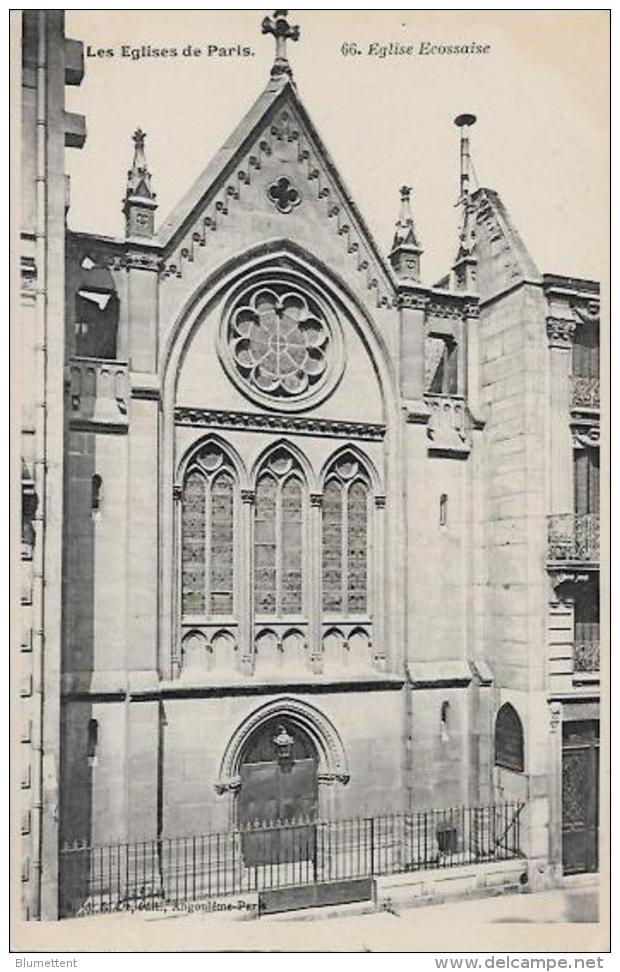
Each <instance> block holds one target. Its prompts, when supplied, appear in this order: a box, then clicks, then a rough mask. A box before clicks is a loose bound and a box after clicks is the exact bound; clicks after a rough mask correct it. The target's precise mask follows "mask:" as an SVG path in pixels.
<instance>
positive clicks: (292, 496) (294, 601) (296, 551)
mask: <svg viewBox="0 0 620 972" xmlns="http://www.w3.org/2000/svg"><path fill="white" fill-rule="evenodd" d="M301 539H302V535H301V483H300V482H299V480H298V479H289V480H287V482H286V483H285V484H284V486H283V487H282V613H283V614H299V613H300V612H301V557H302V542H301Z"/></svg>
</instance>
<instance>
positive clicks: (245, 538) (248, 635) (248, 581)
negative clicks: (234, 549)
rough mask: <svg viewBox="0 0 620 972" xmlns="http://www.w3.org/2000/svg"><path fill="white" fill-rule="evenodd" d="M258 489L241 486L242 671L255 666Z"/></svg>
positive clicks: (240, 580)
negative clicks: (255, 514) (256, 512)
mask: <svg viewBox="0 0 620 972" xmlns="http://www.w3.org/2000/svg"><path fill="white" fill-rule="evenodd" d="M255 501H256V494H255V493H254V490H251V489H242V490H241V537H240V543H239V553H240V557H239V564H240V573H241V577H240V578H239V580H238V583H237V585H236V589H237V590H238V592H239V604H238V607H237V612H236V613H237V617H238V620H239V649H240V657H241V668H242V671H245V672H247V673H248V674H251V673H252V671H253V670H254V504H255Z"/></svg>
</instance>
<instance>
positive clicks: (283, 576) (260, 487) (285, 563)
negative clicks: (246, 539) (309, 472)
mask: <svg viewBox="0 0 620 972" xmlns="http://www.w3.org/2000/svg"><path fill="white" fill-rule="evenodd" d="M305 492H306V487H305V482H304V479H303V474H302V471H301V468H300V466H299V464H298V463H297V461H296V460H295V459H294V458H293V456H291V455H290V454H289V453H288V452H287V451H286V450H284V449H279V450H278V451H276V452H275V453H274V454H273V455H272V456H271V457H270V458H269V460H268V461H267V463H266V464H265V466H264V467H263V468H262V469H261V471H260V472H259V475H258V477H257V482H256V507H255V520H254V596H255V611H256V614H258V615H271V616H275V617H283V616H290V615H298V614H301V613H302V611H303V599H304V598H303V565H304V542H303V536H304V505H305V503H304V497H305Z"/></svg>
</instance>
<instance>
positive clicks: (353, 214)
mask: <svg viewBox="0 0 620 972" xmlns="http://www.w3.org/2000/svg"><path fill="white" fill-rule="evenodd" d="M233 237H234V239H233ZM273 238H290V239H293V240H296V241H297V242H299V243H300V244H301V245H304V246H305V247H306V248H308V249H310V250H313V251H314V252H315V253H316V254H317V256H319V257H320V258H321V259H323V260H324V261H325V262H326V263H330V264H331V265H334V264H335V265H338V266H339V267H340V269H341V270H342V272H343V274H344V275H346V276H347V277H349V279H351V278H353V279H355V281H356V284H357V287H356V289H358V288H362V289H363V290H364V291H365V292H366V294H367V296H368V297H369V298H370V299H371V301H372V304H373V305H374V306H376V307H377V306H378V307H380V306H389V305H390V304H391V303H392V299H393V294H394V287H393V283H392V279H391V276H390V272H389V270H388V268H387V266H386V264H385V263H384V261H383V259H382V257H381V255H380V253H379V251H378V249H377V246H376V244H375V242H374V240H373V239H372V236H371V234H370V231H369V230H368V228H367V226H366V224H365V223H364V220H363V218H362V216H361V215H360V213H359V212H358V211H357V208H356V207H355V204H354V203H353V201H352V200H351V197H350V195H349V193H348V191H347V190H346V188H345V186H344V185H343V182H342V180H341V178H340V176H339V174H338V172H337V171H336V168H335V166H334V164H333V163H332V161H331V159H330V157H329V154H328V152H327V150H326V149H325V147H324V145H323V144H322V142H321V140H320V138H319V136H318V134H317V132H316V130H315V129H314V126H313V125H312V122H311V121H310V119H309V117H308V115H307V113H306V111H305V109H304V108H303V106H302V104H301V102H300V100H299V97H298V95H297V93H296V91H295V88H294V87H293V85H292V84H291V83H290V82H286V83H285V84H284V85H282V84H281V83H277V84H276V83H274V82H272V83H271V84H270V85H269V86H268V88H267V89H266V90H265V92H264V93H263V94H262V95H261V96H260V98H259V99H258V100H257V102H256V103H255V105H254V107H253V108H252V109H251V110H250V112H249V113H248V114H247V115H246V117H245V118H244V119H243V121H242V122H241V124H240V125H239V126H238V128H237V129H236V130H235V132H234V133H233V135H232V136H231V138H230V139H229V140H228V142H227V143H226V144H225V145H224V147H223V148H222V150H221V151H220V152H219V153H218V155H217V156H216V157H215V159H214V160H213V162H212V163H211V164H210V165H209V166H208V167H207V169H206V170H205V171H204V172H203V174H202V175H201V176H200V178H199V179H198V180H197V182H196V184H195V185H194V186H193V187H192V189H191V190H190V192H189V193H188V194H187V195H186V196H185V197H184V199H183V200H182V201H181V202H180V204H179V205H178V206H177V208H176V209H175V211H174V212H173V213H172V215H171V216H170V217H169V219H168V220H167V221H166V222H165V223H164V224H163V226H162V227H161V230H160V232H159V242H160V243H161V246H162V250H163V261H162V277H163V280H170V279H172V280H175V279H176V280H179V279H188V278H192V279H193V276H194V268H196V269H198V268H199V267H200V268H201V269H202V271H203V272H204V269H205V268H209V269H211V268H213V267H214V266H216V265H218V264H219V263H220V262H221V261H222V260H223V259H226V258H227V257H228V256H229V255H230V252H231V248H232V250H233V252H234V248H235V246H236V248H237V251H238V250H239V247H240V246H241V244H242V243H244V245H245V246H246V247H247V243H248V242H250V243H254V242H256V243H257V242H260V241H261V240H267V239H273ZM319 248H320V249H319Z"/></svg>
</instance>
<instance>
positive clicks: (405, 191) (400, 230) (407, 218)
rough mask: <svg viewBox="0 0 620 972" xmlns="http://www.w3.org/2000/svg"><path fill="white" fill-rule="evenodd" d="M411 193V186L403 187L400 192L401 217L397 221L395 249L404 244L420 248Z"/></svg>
mask: <svg viewBox="0 0 620 972" xmlns="http://www.w3.org/2000/svg"><path fill="white" fill-rule="evenodd" d="M411 191H412V190H411V186H402V187H401V190H400V215H399V217H398V220H397V221H396V232H395V233H394V243H393V247H396V246H402V245H403V244H407V245H408V246H415V247H419V243H418V240H417V237H416V234H415V226H414V223H413V216H412V215H411Z"/></svg>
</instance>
